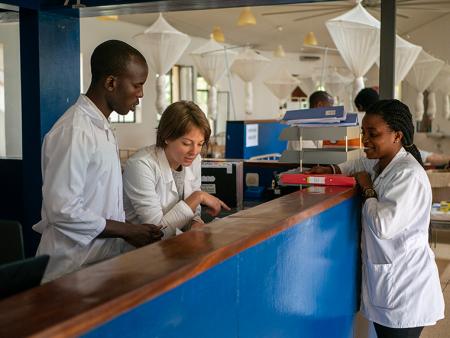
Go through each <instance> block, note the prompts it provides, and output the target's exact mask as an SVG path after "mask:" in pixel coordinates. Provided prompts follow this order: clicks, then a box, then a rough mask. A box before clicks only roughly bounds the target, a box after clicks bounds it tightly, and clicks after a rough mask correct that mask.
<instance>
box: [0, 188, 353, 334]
mask: <svg viewBox="0 0 450 338" xmlns="http://www.w3.org/2000/svg"><path fill="white" fill-rule="evenodd" d="M354 193H355V190H354V189H353V188H348V187H324V193H320V194H318V193H313V192H308V189H304V190H302V191H298V192H295V193H292V194H289V195H286V196H283V197H280V198H278V199H275V200H273V201H270V202H267V203H264V204H261V205H259V206H256V207H254V208H251V209H247V210H243V211H241V212H238V213H236V214H233V215H231V216H228V217H226V218H224V219H221V220H218V221H216V222H213V223H209V224H208V225H206V226H205V227H203V229H197V230H193V231H189V232H186V233H184V234H182V235H180V236H177V237H174V238H172V239H169V240H166V241H162V242H158V243H155V244H152V245H148V246H146V247H143V248H140V249H138V250H134V251H132V252H129V253H127V254H124V255H121V256H119V257H116V258H113V259H110V260H107V261H104V262H101V263H99V264H96V265H93V266H91V267H88V268H85V269H83V270H80V271H78V272H75V273H72V274H69V275H67V276H65V277H62V278H60V279H57V280H55V281H53V282H50V283H47V284H44V285H42V286H40V287H37V288H34V289H32V290H28V291H25V292H23V293H20V294H17V295H15V296H12V297H10V298H7V299H5V300H3V301H0V337H23V336H31V335H33V336H35V337H59V336H74V335H80V334H82V333H84V332H87V331H89V330H90V329H91V328H93V327H95V326H98V325H101V324H102V323H104V322H105V321H108V320H110V319H112V318H114V317H116V316H118V315H120V314H122V313H123V312H125V311H127V310H129V309H131V308H133V307H135V306H137V305H139V304H141V303H144V302H146V301H148V300H151V299H152V298H155V297H157V296H159V295H161V294H162V293H164V292H167V291H169V290H171V289H173V288H175V287H176V286H178V285H180V284H182V283H184V282H185V281H187V280H189V279H191V278H193V277H194V276H196V275H198V274H200V273H201V272H203V271H205V270H207V269H209V268H211V267H213V266H214V265H217V264H219V263H220V262H222V261H224V260H226V259H227V258H229V257H230V256H233V255H235V254H237V253H239V252H241V251H243V250H245V249H247V248H249V247H251V246H254V245H256V244H258V243H260V242H262V241H264V240H265V239H267V238H269V237H271V236H273V235H275V234H277V233H279V232H281V231H283V230H285V229H287V228H289V227H291V226H293V225H295V224H297V223H299V222H301V221H303V220H305V219H307V218H309V217H311V216H313V215H315V214H318V213H320V212H322V211H324V210H326V209H328V208H330V207H332V206H334V205H336V204H338V203H340V202H341V201H343V200H345V199H348V198H350V197H351V196H353V194H354Z"/></svg>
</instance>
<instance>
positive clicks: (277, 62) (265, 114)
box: [80, 18, 343, 149]
mask: <svg viewBox="0 0 450 338" xmlns="http://www.w3.org/2000/svg"><path fill="white" fill-rule="evenodd" d="M80 22H81V38H80V40H81V52H82V53H83V63H84V66H83V77H84V85H83V88H88V86H89V82H90V78H91V76H90V67H89V60H90V56H91V53H92V51H93V49H94V48H95V47H96V46H97V45H98V44H99V43H101V42H103V41H105V40H108V39H119V40H123V41H125V42H127V43H129V44H130V45H132V46H134V47H137V46H136V43H135V42H134V41H133V39H132V37H133V36H134V35H136V34H138V33H142V32H143V31H144V30H145V29H146V28H147V27H144V26H139V25H134V24H130V23H127V22H121V21H100V20H98V19H95V18H85V19H81V21H80ZM204 43H206V40H205V39H202V38H198V37H192V41H191V43H190V45H189V46H188V48H187V50H186V51H185V53H184V54H183V55H182V57H181V58H180V60H179V61H178V62H177V64H180V65H193V62H192V59H191V58H190V56H189V53H191V52H192V51H193V50H195V49H197V48H198V47H200V46H201V45H203V44H204ZM262 54H263V55H265V56H267V57H269V58H271V59H273V62H272V63H271V64H270V65H269V66H268V67H267V69H266V71H265V72H264V74H261V75H260V76H259V78H258V79H256V80H255V81H254V84H253V97H254V104H253V106H254V113H253V114H252V115H246V114H245V112H244V107H245V100H244V99H245V98H244V83H243V82H242V81H241V80H240V79H239V78H238V77H237V76H236V75H231V79H232V80H231V81H232V87H233V98H234V106H235V110H236V116H235V118H234V113H233V109H232V107H230V116H231V117H232V119H236V120H243V119H271V118H277V117H278V115H279V112H278V99H277V98H276V97H275V96H274V95H273V94H272V93H271V92H270V91H269V90H268V89H267V87H266V86H265V85H264V84H263V81H264V80H265V79H267V78H270V77H271V76H272V75H274V74H275V73H276V72H277V71H278V70H279V68H280V67H281V66H284V67H286V68H287V69H288V70H289V71H290V72H291V73H293V74H310V73H311V72H312V70H313V69H315V68H319V67H321V66H322V59H321V60H319V61H313V62H301V61H299V54H293V53H288V54H287V55H286V57H285V58H282V59H277V58H273V56H272V53H270V52H263V53H262ZM318 55H321V54H320V53H319V54H318ZM327 64H328V65H331V66H334V65H335V66H339V67H340V66H343V63H342V60H341V58H340V57H339V56H335V55H329V56H328V59H327ZM218 89H219V90H223V91H230V88H229V85H228V79H227V76H224V77H223V78H222V80H221V81H220V83H219V85H218ZM154 102H155V74H154V73H153V72H152V71H151V70H150V73H149V77H148V79H147V82H146V84H145V87H144V99H143V103H142V105H143V106H142V108H143V114H142V123H138V124H115V127H116V133H117V136H118V139H119V144H120V148H122V149H126V148H139V147H142V146H145V145H148V144H152V143H154V142H155V136H156V133H155V128H156V126H157V122H156V109H155V105H154Z"/></svg>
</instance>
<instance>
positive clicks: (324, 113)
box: [283, 106, 346, 123]
mask: <svg viewBox="0 0 450 338" xmlns="http://www.w3.org/2000/svg"><path fill="white" fill-rule="evenodd" d="M345 118H346V114H345V112H344V106H334V107H319V108H310V109H298V110H289V111H287V112H286V114H284V117H283V121H286V122H288V123H289V122H293V121H294V120H295V121H296V122H297V121H298V122H299V123H302V122H305V123H307V122H308V121H310V122H320V121H321V120H324V122H325V121H330V122H332V121H333V120H334V121H335V122H338V121H341V120H344V119H345Z"/></svg>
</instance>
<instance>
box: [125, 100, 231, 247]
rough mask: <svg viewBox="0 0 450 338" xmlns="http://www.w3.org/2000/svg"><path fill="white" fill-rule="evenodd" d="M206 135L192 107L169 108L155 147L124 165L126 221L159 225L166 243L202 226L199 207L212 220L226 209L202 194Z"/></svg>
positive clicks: (201, 119)
mask: <svg viewBox="0 0 450 338" xmlns="http://www.w3.org/2000/svg"><path fill="white" fill-rule="evenodd" d="M210 134H211V129H210V127H209V122H208V120H207V119H206V116H205V114H204V113H203V111H202V110H201V109H200V108H199V107H198V106H197V105H196V104H195V103H193V102H189V101H179V102H175V103H172V104H171V105H170V106H169V107H167V109H166V110H165V111H164V112H163V114H162V116H161V120H160V122H159V126H158V129H157V135H156V144H155V145H152V146H148V147H145V148H142V149H140V150H139V151H138V152H136V153H135V154H134V155H133V156H131V157H130V158H129V159H128V161H127V163H126V166H125V170H124V173H123V187H124V208H125V213H126V218H127V220H128V221H130V222H131V223H144V224H147V223H149V224H156V225H160V226H161V228H162V229H161V230H162V231H163V233H164V237H163V239H166V238H169V237H171V236H173V235H175V234H176V233H179V231H184V230H188V229H189V228H190V227H191V226H194V227H196V226H201V224H203V221H202V219H201V217H200V205H201V204H203V205H205V206H206V207H208V209H209V213H211V214H212V215H213V216H215V215H217V214H218V213H219V212H220V210H221V209H222V208H225V209H227V210H228V209H229V208H228V206H227V205H226V204H225V203H224V202H222V201H221V200H220V199H218V198H216V197H214V196H212V195H210V194H208V193H206V192H202V191H201V190H200V186H201V157H200V152H201V150H202V149H203V147H204V146H206V144H207V143H208V141H209V137H210Z"/></svg>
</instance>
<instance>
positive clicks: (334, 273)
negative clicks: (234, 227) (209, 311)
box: [239, 199, 359, 338]
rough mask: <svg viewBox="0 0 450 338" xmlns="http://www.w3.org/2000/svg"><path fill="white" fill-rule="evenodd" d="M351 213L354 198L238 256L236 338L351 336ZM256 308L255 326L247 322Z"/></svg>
mask: <svg viewBox="0 0 450 338" xmlns="http://www.w3.org/2000/svg"><path fill="white" fill-rule="evenodd" d="M355 210H358V206H357V202H356V201H355V199H353V200H348V201H346V202H344V203H342V204H340V205H339V206H337V207H334V208H332V209H329V210H327V211H326V212H324V213H322V214H320V215H318V216H315V217H313V218H311V219H309V220H307V221H305V222H303V223H302V224H300V225H298V226H296V227H293V228H291V229H289V230H287V231H285V232H283V233H281V234H279V235H278V236H276V237H274V238H272V239H270V240H268V241H265V242H264V243H261V244H260V245H258V246H256V247H254V248H252V249H250V250H247V251H246V252H245V254H242V255H240V264H239V272H240V274H239V292H240V295H241V296H240V298H239V320H240V331H241V332H240V337H327V338H333V337H336V338H345V337H350V336H351V333H352V325H351V324H352V321H353V314H354V312H356V310H357V306H358V304H357V297H356V294H357V290H358V286H357V281H358V273H359V271H358V269H357V266H358V261H359V235H358V233H359V230H358V224H359V213H358V212H355ZM255 276H259V278H255ZM255 309H257V318H258V325H255V323H254V322H252V321H247V320H246V318H251V316H253V315H254V313H255Z"/></svg>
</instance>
